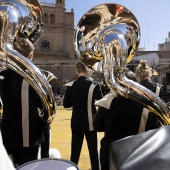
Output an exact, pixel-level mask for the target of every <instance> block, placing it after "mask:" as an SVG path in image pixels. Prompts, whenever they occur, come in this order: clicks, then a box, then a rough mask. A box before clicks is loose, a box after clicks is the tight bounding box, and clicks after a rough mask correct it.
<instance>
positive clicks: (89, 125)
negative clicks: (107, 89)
mask: <svg viewBox="0 0 170 170" xmlns="http://www.w3.org/2000/svg"><path fill="white" fill-rule="evenodd" d="M101 98H102V92H101V88H100V86H99V85H94V84H93V83H92V81H90V80H89V79H87V78H86V77H84V76H81V77H79V78H78V79H77V80H76V81H74V82H73V84H72V86H70V87H67V89H66V92H65V97H64V101H63V106H64V107H65V108H70V107H73V111H72V118H71V128H72V129H73V130H77V131H91V130H94V129H93V118H94V116H95V114H96V107H95V105H94V102H95V100H99V99H101Z"/></svg>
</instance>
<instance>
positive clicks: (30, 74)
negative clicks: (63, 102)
mask: <svg viewBox="0 0 170 170" xmlns="http://www.w3.org/2000/svg"><path fill="white" fill-rule="evenodd" d="M18 32H22V33H23V34H25V35H26V36H27V37H28V38H29V40H30V41H31V42H32V43H33V44H35V43H36V42H37V40H38V39H39V38H40V35H41V34H42V32H43V12H42V8H41V6H40V4H39V2H38V0H0V64H1V65H2V66H4V67H6V68H10V69H12V70H14V71H15V72H17V73H18V74H20V75H21V76H22V77H23V78H24V79H26V81H28V83H29V84H30V85H31V86H32V87H33V88H34V89H35V91H36V92H37V93H38V95H39V97H40V98H41V100H42V102H43V104H44V107H45V109H46V110H47V114H48V115H46V113H42V114H40V115H39V116H40V117H41V118H42V119H43V120H44V121H45V122H47V123H51V122H52V120H53V117H54V115H55V112H56V105H55V100H54V95H53V92H52V88H51V85H50V84H49V81H48V79H47V78H46V76H44V74H43V73H42V72H41V71H40V70H39V69H38V68H37V67H36V66H35V65H34V64H33V63H32V62H31V61H30V60H28V59H27V58H25V57H24V56H22V55H21V54H20V53H19V52H18V51H16V50H14V49H13V43H14V40H15V37H16V35H17V33H18Z"/></svg>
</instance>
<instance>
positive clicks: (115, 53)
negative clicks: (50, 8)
mask: <svg viewBox="0 0 170 170" xmlns="http://www.w3.org/2000/svg"><path fill="white" fill-rule="evenodd" d="M139 42H140V26H139V24H138V21H137V19H136V17H135V16H134V15H133V13H132V12H131V11H130V10H129V9H127V8H126V7H124V6H122V5H119V4H114V3H106V4H100V5H98V6H95V7H93V8H92V9H90V10H89V11H88V12H86V13H85V14H84V15H83V16H82V18H81V19H80V21H79V22H78V24H77V27H76V29H75V33H74V49H75V52H76V54H77V57H78V58H79V60H80V61H81V62H83V63H84V64H85V65H86V66H88V67H89V68H91V69H92V70H94V72H100V73H103V77H104V79H105V82H106V84H107V86H108V87H109V88H110V90H111V91H112V92H113V93H116V94H119V95H121V96H123V97H127V98H131V99H133V100H135V101H137V102H139V103H141V104H142V105H144V107H146V108H148V109H149V110H150V111H152V112H154V113H155V114H156V115H157V116H158V118H159V120H160V122H161V123H162V124H163V125H164V124H166V125H169V124H170V120H169V118H168V116H167V115H169V112H170V110H169V108H168V107H167V105H166V103H165V102H164V101H163V100H162V99H161V98H160V97H158V96H156V94H155V93H153V92H152V91H150V90H148V89H147V88H145V87H143V86H142V85H140V84H139V83H136V82H134V81H132V80H129V79H128V78H127V77H126V76H125V72H126V70H127V68H126V66H127V64H128V63H129V62H130V61H131V59H132V58H133V57H134V56H135V54H136V51H137V49H138V46H139Z"/></svg>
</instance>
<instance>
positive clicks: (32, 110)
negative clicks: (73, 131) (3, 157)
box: [0, 32, 45, 166]
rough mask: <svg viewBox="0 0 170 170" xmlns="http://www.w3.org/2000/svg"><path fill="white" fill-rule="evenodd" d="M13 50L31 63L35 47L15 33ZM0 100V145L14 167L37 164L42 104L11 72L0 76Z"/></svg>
mask: <svg viewBox="0 0 170 170" xmlns="http://www.w3.org/2000/svg"><path fill="white" fill-rule="evenodd" d="M13 48H14V49H15V50H16V51H18V52H19V53H20V54H22V55H23V56H25V57H26V58H28V59H29V60H32V59H33V53H34V49H35V48H34V46H33V44H32V43H31V42H30V41H29V39H28V38H26V37H25V36H24V35H23V34H22V33H20V32H19V33H18V35H17V37H16V41H15V42H14V45H13ZM0 75H1V76H3V77H4V80H3V81H0V96H1V99H2V103H3V116H2V122H1V132H2V138H3V144H4V146H5V148H6V150H7V153H8V155H10V156H12V159H13V161H14V165H15V166H19V165H21V164H24V163H26V162H29V161H32V160H36V159H37V157H38V146H39V144H41V143H42V142H44V132H43V126H44V125H45V123H44V122H43V120H42V119H41V118H40V117H39V111H42V110H43V104H42V101H41V100H40V98H39V96H38V94H37V93H36V92H35V90H34V89H33V88H32V87H31V86H30V85H29V83H28V82H27V81H26V80H25V79H24V78H23V77H22V76H21V75H19V74H18V73H16V72H14V71H13V70H11V69H6V70H3V71H2V72H0Z"/></svg>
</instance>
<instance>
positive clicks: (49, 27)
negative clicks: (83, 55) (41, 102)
mask: <svg viewBox="0 0 170 170" xmlns="http://www.w3.org/2000/svg"><path fill="white" fill-rule="evenodd" d="M41 5H42V8H43V11H44V31H43V34H42V35H41V37H40V39H39V41H38V42H37V43H36V44H35V48H36V50H35V55H34V60H33V62H34V64H35V65H37V66H38V67H40V68H42V69H44V70H48V71H50V72H52V73H53V74H54V75H55V76H56V77H57V80H52V82H51V83H52V86H53V87H54V88H55V90H56V89H59V88H60V89H61V90H62V88H63V85H64V84H65V83H67V82H68V81H71V80H73V79H74V78H75V76H76V72H75V63H76V62H78V59H77V57H76V55H75V52H74V47H73V35H74V11H73V9H71V11H70V12H66V8H65V0H56V4H53V3H41Z"/></svg>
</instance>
